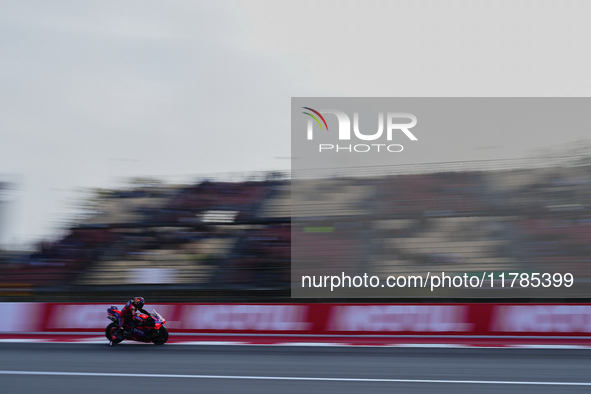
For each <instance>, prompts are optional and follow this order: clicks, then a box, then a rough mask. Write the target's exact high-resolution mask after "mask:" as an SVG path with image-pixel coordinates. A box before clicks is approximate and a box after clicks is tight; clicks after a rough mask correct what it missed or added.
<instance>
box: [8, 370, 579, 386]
mask: <svg viewBox="0 0 591 394" xmlns="http://www.w3.org/2000/svg"><path fill="white" fill-rule="evenodd" d="M0 375H42V376H89V377H125V378H172V379H179V378H180V379H182V378H189V379H241V380H291V381H315V382H365V383H374V382H377V383H438V384H442V383H448V384H491V385H526V386H591V383H588V382H526V381H523V382H520V381H503V380H440V379H373V378H320V377H295V376H247V375H244V376H241V375H178V374H170V375H169V374H147V373H109V372H46V371H0Z"/></svg>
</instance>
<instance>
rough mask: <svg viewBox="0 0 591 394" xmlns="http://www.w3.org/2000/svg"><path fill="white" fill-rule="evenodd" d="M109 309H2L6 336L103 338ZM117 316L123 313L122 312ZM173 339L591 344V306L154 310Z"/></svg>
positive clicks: (60, 306) (12, 306)
mask: <svg viewBox="0 0 591 394" xmlns="http://www.w3.org/2000/svg"><path fill="white" fill-rule="evenodd" d="M109 306H110V304H78V303H0V315H1V316H2V320H3V323H2V325H0V332H46V333H51V332H102V331H103V330H104V329H105V327H106V326H107V325H108V324H109V322H110V321H109V320H108V319H107V312H106V309H107V307H109ZM117 306H118V307H119V308H121V307H122V305H117ZM146 308H147V309H148V310H149V311H151V310H152V309H156V310H157V311H158V312H159V313H160V314H161V315H162V316H163V317H164V318H166V320H167V323H166V326H167V327H168V328H169V330H170V331H171V332H173V333H175V332H176V333H226V334H232V333H235V334H292V335H294V334H296V335H404V336H415V335H458V336H459V335H462V336H476V335H493V336H495V335H512V336H520V335H523V336H532V335H536V336H591V304H468V303H466V304H417V305H409V304H379V305H375V304H153V305H152V304H148V305H147V306H146Z"/></svg>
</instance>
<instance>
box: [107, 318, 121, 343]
mask: <svg viewBox="0 0 591 394" xmlns="http://www.w3.org/2000/svg"><path fill="white" fill-rule="evenodd" d="M118 329H119V324H117V323H111V324H109V325H108V326H107V328H106V329H105V336H106V337H107V339H108V340H109V341H113V344H116V343H119V342H121V341H123V339H119V338H117V339H115V340H113V339H112V338H113V335H115V334H116V333H117V330H118Z"/></svg>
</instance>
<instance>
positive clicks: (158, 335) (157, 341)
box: [152, 326, 168, 345]
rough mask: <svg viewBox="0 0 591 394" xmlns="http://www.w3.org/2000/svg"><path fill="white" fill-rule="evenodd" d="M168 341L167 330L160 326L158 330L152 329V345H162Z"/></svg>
mask: <svg viewBox="0 0 591 394" xmlns="http://www.w3.org/2000/svg"><path fill="white" fill-rule="evenodd" d="M166 341H168V330H167V329H166V327H164V326H162V327H160V328H159V329H158V330H154V331H152V342H153V343H154V345H164V344H165V343H166Z"/></svg>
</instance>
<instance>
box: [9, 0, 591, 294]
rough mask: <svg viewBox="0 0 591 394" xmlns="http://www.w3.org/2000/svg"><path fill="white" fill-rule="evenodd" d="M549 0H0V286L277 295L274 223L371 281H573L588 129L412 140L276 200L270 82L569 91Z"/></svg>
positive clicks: (576, 66) (449, 92)
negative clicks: (406, 148)
mask: <svg viewBox="0 0 591 394" xmlns="http://www.w3.org/2000/svg"><path fill="white" fill-rule="evenodd" d="M568 3H569V4H570V3H572V5H573V6H574V5H577V7H578V8H577V7H570V6H565V5H563V4H564V3H558V2H541V3H540V2H529V1H520V2H513V1H501V2H494V3H490V2H481V1H476V2H474V1H471V2H467V1H466V2H463V1H460V2H454V7H449V6H448V5H446V4H445V3H442V2H438V1H431V2H426V3H425V2H421V3H420V4H419V3H416V2H404V1H402V2H390V1H369V2H363V3H361V2H337V1H334V2H333V1H321V2H297V3H296V2H272V1H235V2H224V3H223V4H218V3H214V2H193V1H175V2H172V3H170V2H167V3H164V2H159V1H141V2H139V1H137V2H135V1H130V2H124V3H121V2H109V1H107V2H101V3H100V4H99V3H79V2H71V1H55V2H51V3H47V2H43V1H28V2H9V1H5V2H1V3H0V7H1V12H0V29H1V34H0V50H1V58H2V63H1V66H0V83H1V84H2V89H1V90H0V103H1V104H2V105H1V106H0V245H1V251H0V299H1V300H36V301H44V300H55V301H68V300H69V301H84V300H88V299H93V300H110V299H114V298H116V299H123V298H124V297H128V295H129V294H136V293H141V294H146V295H147V296H149V297H151V298H150V299H151V300H154V301H156V300H157V301H187V300H189V301H201V300H207V301H232V300H233V301H237V300H250V301H261V300H265V301H272V300H283V301H285V300H289V285H290V283H289V282H290V239H291V238H290V237H291V234H290V233H291V218H292V217H312V218H313V217H316V218H318V217H321V218H323V222H318V223H317V224H316V225H315V226H313V227H310V228H308V227H306V228H298V229H296V231H295V232H294V234H295V236H298V237H301V238H302V239H304V240H305V242H308V243H309V245H310V251H311V253H313V254H314V256H313V257H316V258H325V259H337V260H338V262H337V263H338V264H343V266H348V265H350V263H351V262H362V263H363V266H362V267H358V268H359V269H360V270H362V272H368V273H371V274H375V275H378V276H380V277H382V278H383V277H386V276H388V275H400V274H415V273H416V274H423V275H424V273H425V272H427V271H446V272H468V273H470V272H478V271H483V270H485V271H487V272H497V273H502V272H560V273H565V272H569V273H572V274H573V275H574V277H575V278H576V281H577V283H585V281H586V280H587V278H588V277H589V275H590V273H589V268H588V267H589V257H588V256H589V240H590V239H591V222H590V219H591V216H590V214H589V194H590V191H591V184H590V183H589V180H590V179H591V178H590V176H589V175H590V170H591V167H590V166H591V153H590V150H589V148H588V146H589V143H588V140H587V138H588V135H589V134H588V130H584V129H581V130H558V131H557V132H556V133H553V134H548V135H543V134H539V133H536V131H535V130H524V131H523V133H524V134H523V135H520V136H519V137H520V138H516V139H515V138H512V137H511V136H508V135H506V134H504V131H503V130H499V132H498V134H497V135H481V134H478V132H477V131H476V132H472V133H470V135H465V136H458V140H457V141H455V140H453V139H452V140H450V141H449V145H446V146H442V145H441V144H439V143H434V142H433V141H435V140H436V138H435V136H433V138H429V137H426V138H424V139H423V140H422V143H423V141H425V142H424V144H425V145H423V147H424V149H423V150H422V151H421V152H422V153H421V154H417V155H404V154H400V155H396V158H395V159H393V161H392V164H391V165H389V166H383V167H379V168H372V169H363V168H349V169H347V170H346V171H345V170H341V169H339V168H335V169H334V171H332V172H330V173H327V174H324V175H322V176H316V177H315V179H313V180H309V181H307V183H306V184H303V185H302V186H301V187H304V188H307V189H309V190H312V191H313V192H314V193H315V194H316V195H317V196H318V198H317V199H316V200H313V201H308V202H307V203H306V204H300V205H298V204H296V205H292V203H291V199H290V185H291V174H290V164H289V163H290V159H293V158H291V157H290V155H291V153H290V143H289V134H290V130H289V124H290V121H289V106H290V98H291V97H292V96H375V97H380V96H386V97H388V96H400V97H405V96H407V97H416V96H441V97H445V96H455V97H461V96H587V95H588V94H589V87H588V84H586V82H585V81H587V80H588V78H587V73H588V69H589V63H590V57H589V53H588V51H584V50H583V48H586V47H588V45H587V44H588V42H587V41H588V37H590V36H591V34H589V29H590V28H589V25H588V23H587V20H586V18H585V15H586V13H585V12H582V9H581V7H583V8H585V7H588V5H587V4H586V3H581V2H576V1H573V2H568ZM312 10H313V12H312ZM460 11H461V12H460ZM524 21H527V23H526V22H524ZM353 26H354V27H355V28H353ZM526 137H527V138H526ZM460 140H461V143H460V142H459V141H460ZM523 141H527V143H525V142H523ZM343 213H347V214H350V213H354V214H355V215H359V216H361V217H371V218H372V220H371V222H370V223H369V224H368V223H365V224H363V225H364V226H366V228H365V229H364V231H365V233H364V234H366V237H367V240H368V242H369V243H367V242H366V243H356V242H352V241H351V240H350V239H348V238H347V234H348V231H349V230H350V229H349V228H348V227H347V226H350V225H351V223H348V222H347V221H346V220H345V221H343V220H342V217H343ZM356 223H357V224H358V222H355V223H353V225H357V224H356ZM368 245H371V247H372V248H373V249H372V250H373V251H374V252H373V253H372V254H371V256H369V257H368V253H367V250H366V249H367V247H368ZM336 251H339V253H336ZM323 253H325V254H323ZM590 291H591V290H590ZM574 295H575V296H577V297H588V296H589V294H588V293H580V292H579V293H576V294H574ZM447 296H448V297H449V298H450V299H453V297H454V294H447ZM571 296H572V294H571Z"/></svg>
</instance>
